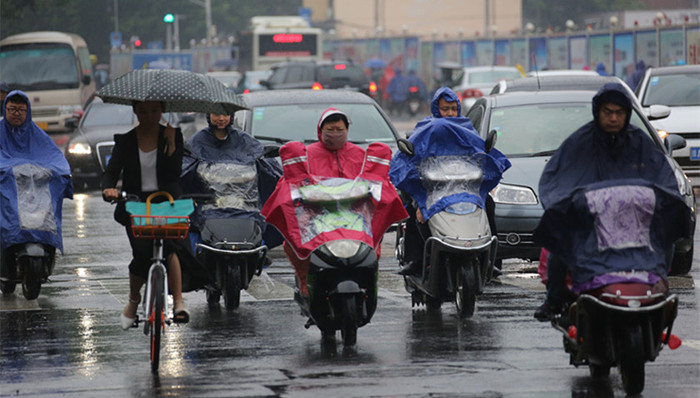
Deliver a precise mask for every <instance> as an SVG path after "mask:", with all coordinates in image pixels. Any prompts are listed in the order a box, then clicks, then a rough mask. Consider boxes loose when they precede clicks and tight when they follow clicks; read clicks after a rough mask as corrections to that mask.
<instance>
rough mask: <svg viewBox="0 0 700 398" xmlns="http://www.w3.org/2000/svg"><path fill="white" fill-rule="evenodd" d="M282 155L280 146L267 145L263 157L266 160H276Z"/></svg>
mask: <svg viewBox="0 0 700 398" xmlns="http://www.w3.org/2000/svg"><path fill="white" fill-rule="evenodd" d="M279 155H280V147H279V145H265V147H264V148H263V157H264V158H276V157H279Z"/></svg>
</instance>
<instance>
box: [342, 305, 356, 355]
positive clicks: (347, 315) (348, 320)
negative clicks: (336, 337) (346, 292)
mask: <svg viewBox="0 0 700 398" xmlns="http://www.w3.org/2000/svg"><path fill="white" fill-rule="evenodd" d="M340 334H341V335H342V336H343V346H344V347H351V346H354V345H355V344H357V301H356V300H355V297H354V296H348V297H345V299H344V300H343V328H342V329H341V330H340Z"/></svg>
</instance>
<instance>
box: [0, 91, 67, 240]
mask: <svg viewBox="0 0 700 398" xmlns="http://www.w3.org/2000/svg"><path fill="white" fill-rule="evenodd" d="M16 94H17V95H20V96H22V97H24V98H25V99H27V106H28V111H27V118H26V120H25V121H24V123H22V124H21V125H20V126H18V127H15V126H12V125H11V124H10V123H9V122H8V121H7V119H5V118H3V119H2V120H0V244H2V247H3V248H7V247H9V246H12V245H16V244H20V243H25V242H38V243H45V244H48V245H51V246H53V247H55V248H57V249H59V250H61V251H63V239H62V236H61V220H62V207H63V198H69V199H72V197H73V184H72V181H71V177H70V166H69V165H68V162H67V161H66V158H65V157H64V156H63V153H61V150H60V149H59V148H58V147H57V146H56V144H54V142H53V141H52V140H51V138H50V137H49V136H48V135H47V134H46V133H45V132H44V131H43V130H42V129H41V128H39V126H37V125H36V124H35V123H34V122H33V121H32V116H31V115H32V110H31V105H30V101H29V100H28V98H27V96H26V94H24V93H23V92H22V91H18V90H16V91H12V92H10V93H9V94H8V96H7V98H10V97H11V96H14V95H16ZM7 98H6V99H5V103H7ZM5 103H3V109H5Z"/></svg>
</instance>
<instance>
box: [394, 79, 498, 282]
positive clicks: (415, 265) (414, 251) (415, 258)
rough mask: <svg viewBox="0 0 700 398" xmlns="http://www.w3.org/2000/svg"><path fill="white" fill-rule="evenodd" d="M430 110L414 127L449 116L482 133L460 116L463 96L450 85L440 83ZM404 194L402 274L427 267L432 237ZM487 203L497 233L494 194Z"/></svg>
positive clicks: (495, 154) (494, 232)
mask: <svg viewBox="0 0 700 398" xmlns="http://www.w3.org/2000/svg"><path fill="white" fill-rule="evenodd" d="M430 112H431V116H428V117H426V118H425V119H423V120H421V121H420V122H418V123H417V124H416V126H415V128H414V131H415V132H417V131H419V130H421V129H424V128H425V126H426V125H427V124H429V123H430V122H431V121H432V120H433V119H437V118H447V120H449V121H451V122H454V123H457V124H460V125H461V126H462V127H463V128H464V130H465V131H468V132H469V133H471V134H474V135H476V136H477V137H478V136H479V133H478V132H477V131H476V130H475V129H474V127H473V126H472V124H471V121H470V120H469V118H467V117H462V116H460V115H461V103H460V101H459V97H458V96H457V94H456V93H455V92H454V91H452V90H451V89H450V88H449V87H440V88H439V89H438V90H437V91H436V92H435V94H434V95H433V99H432V100H431V102H430ZM412 137H413V136H412ZM482 141H483V140H482ZM491 156H496V157H499V162H501V163H503V164H505V163H504V162H503V161H506V162H507V159H506V158H505V155H503V154H502V153H500V152H499V151H494V152H492V153H491ZM501 157H502V159H501ZM508 167H510V162H508V166H507V167H506V168H505V169H504V170H503V171H505V170H506V169H507V168H508ZM402 197H403V199H404V203H405V206H406V211H408V214H409V216H410V218H409V219H408V220H407V222H406V252H405V253H404V259H405V261H406V262H405V265H404V266H403V267H402V268H401V270H400V271H399V274H400V275H411V274H415V273H416V272H418V271H419V270H420V269H422V267H423V264H422V261H423V247H424V244H425V240H426V239H428V238H429V237H430V235H431V234H430V229H429V228H428V227H427V225H426V224H425V219H424V217H423V215H422V214H421V210H420V208H417V207H416V205H415V201H414V200H413V199H412V198H411V197H410V195H407V194H405V193H403V192H402ZM485 206H486V207H485V208H486V214H487V215H488V220H489V227H490V229H491V233H492V234H493V235H496V223H495V220H494V218H495V216H494V208H495V204H494V203H493V199H492V198H491V196H490V195H487V196H486V199H485Z"/></svg>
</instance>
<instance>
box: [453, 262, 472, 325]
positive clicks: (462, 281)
mask: <svg viewBox="0 0 700 398" xmlns="http://www.w3.org/2000/svg"><path fill="white" fill-rule="evenodd" d="M474 268H475V267H472V266H471V265H469V266H466V267H460V268H459V269H458V270H457V275H456V277H455V281H457V287H456V292H455V304H456V305H457V312H458V313H459V317H460V318H468V317H470V316H472V315H474V307H475V306H476V283H477V281H476V274H475V271H474Z"/></svg>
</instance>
